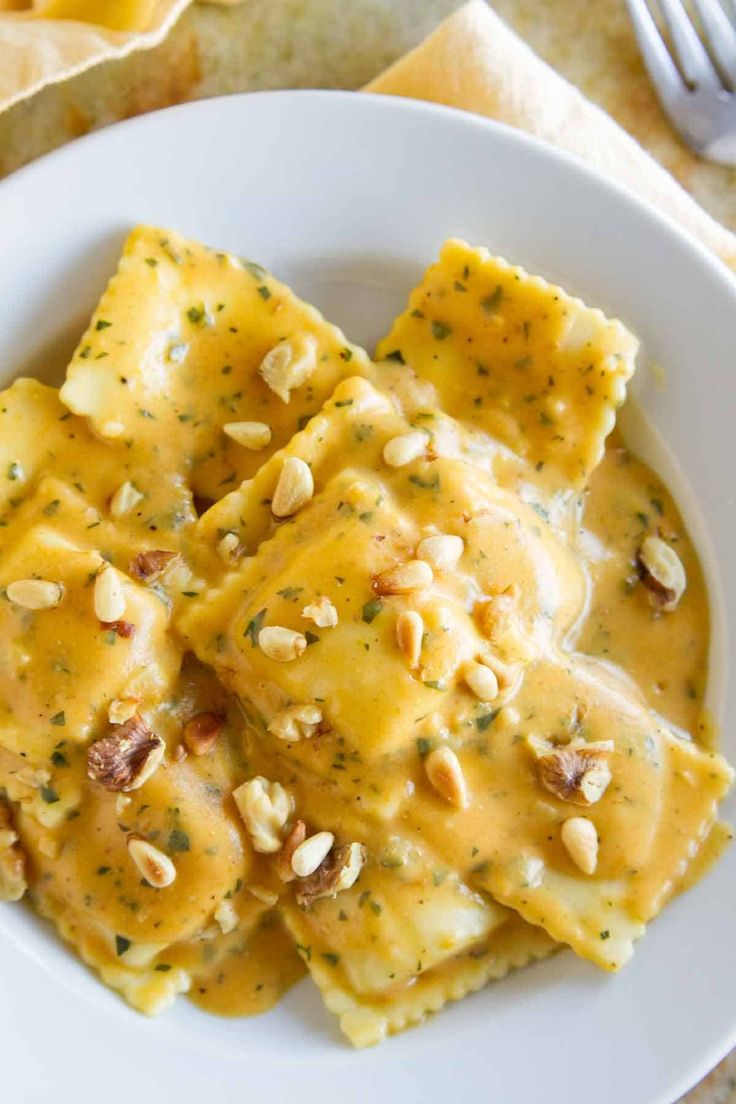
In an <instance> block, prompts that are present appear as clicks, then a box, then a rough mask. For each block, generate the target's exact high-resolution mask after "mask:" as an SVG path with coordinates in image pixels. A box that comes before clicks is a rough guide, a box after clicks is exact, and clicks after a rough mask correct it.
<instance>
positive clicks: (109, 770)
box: [87, 713, 166, 793]
mask: <svg viewBox="0 0 736 1104" xmlns="http://www.w3.org/2000/svg"><path fill="white" fill-rule="evenodd" d="M165 751H166V745H165V743H164V741H163V740H162V739H161V737H160V736H157V735H156V734H155V733H154V732H152V731H151V729H150V728H149V727H148V725H147V724H146V722H145V721H144V720H143V718H142V717H141V716H140V715H139V714H138V713H136V714H135V715H134V716H133V717H131V718H130V720H129V721H126V722H125V723H124V724H121V725H116V726H115V728H114V731H113V732H112V733H111V734H110V735H109V736H103V738H102V739H101V740H96V741H95V743H94V744H91V745H90V747H89V749H88V751H87V774H88V776H89V777H90V778H91V779H92V780H93V782H99V783H100V785H101V786H104V788H105V789H106V790H109V791H110V793H118V792H120V791H122V792H123V793H129V792H130V791H131V790H137V789H139V788H140V787H141V786H142V785H143V783H144V782H146V781H147V780H148V779H149V778H150V777H151V775H152V774H153V773H154V772H155V771H156V770H158V768H159V766H160V765H161V763H162V761H163V757H164V752H165Z"/></svg>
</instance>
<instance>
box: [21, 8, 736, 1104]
mask: <svg viewBox="0 0 736 1104" xmlns="http://www.w3.org/2000/svg"><path fill="white" fill-rule="evenodd" d="M460 8H461V2H460V0H194V2H193V0H0V112H1V113H0V175H4V174H7V173H10V172H12V171H13V170H14V169H17V168H20V167H21V166H22V165H24V164H26V163H28V162H29V161H32V160H33V159H34V158H36V157H38V156H40V155H41V154H43V153H46V152H48V151H49V150H52V149H54V148H55V147H57V146H60V145H62V144H63V143H65V142H67V141H69V140H70V139H72V138H76V137H78V136H80V135H82V134H86V133H87V132H89V131H91V130H95V129H97V128H98V127H102V126H106V125H108V124H109V123H112V122H116V121H117V120H120V119H127V118H130V117H132V116H134V115H139V114H141V113H143V112H145V111H152V110H154V109H156V108H160V107H167V106H170V105H172V104H177V103H182V102H184V101H186V100H193V99H199V98H203V97H207V96H216V95H222V94H226V93H231V92H242V91H255V90H261V89H273V88H346V89H356V88H361V87H363V86H364V85H366V84H370V82H373V84H372V85H371V87H374V88H376V89H377V90H380V91H384V92H389V93H392V94H399V95H409V96H416V97H419V98H426V99H433V100H437V101H439V102H442V103H450V104H454V105H455V106H459V107H464V108H466V109H468V110H475V111H480V112H482V113H484V114H487V115H490V116H491V117H494V118H501V119H502V120H504V121H506V122H509V123H511V124H512V125H516V126H519V127H522V128H523V129H526V130H529V131H531V132H532V133H535V134H537V135H539V136H541V137H545V138H547V139H549V140H552V141H555V142H557V144H558V145H561V146H563V147H564V148H566V149H568V150H570V151H571V152H574V153H577V154H578V155H579V156H582V157H583V158H584V159H586V160H588V161H589V162H591V163H592V164H594V165H595V166H596V167H598V168H600V169H602V170H603V171H607V172H608V173H609V174H611V175H614V176H616V177H618V179H620V180H622V181H623V182H624V183H626V184H628V185H629V186H630V187H632V188H633V189H634V190H636V191H638V192H639V193H640V194H643V195H644V196H645V197H647V198H649V199H650V201H652V202H654V203H655V204H657V205H659V206H660V207H661V208H662V209H664V210H667V211H668V212H669V213H670V214H671V215H672V216H673V217H675V218H678V219H679V221H680V222H681V223H682V224H684V225H685V226H687V227H688V228H689V229H690V230H691V231H692V232H693V233H695V234H696V235H697V236H698V237H699V238H700V239H701V240H702V241H704V242H705V243H706V244H707V245H709V246H710V247H711V248H713V249H714V250H715V251H716V252H717V253H719V254H720V255H721V256H722V257H723V258H724V259H725V260H726V261H727V262H729V263H731V264H734V259H736V248H735V247H734V240H735V239H734V238H733V236H732V234H731V233H729V230H730V231H734V230H736V170H735V169H728V168H725V167H722V166H718V165H713V164H708V163H706V162H704V161H701V160H699V159H698V158H697V157H695V155H694V154H692V153H691V152H690V151H689V150H688V149H687V148H686V147H685V146H684V145H683V144H682V143H681V142H680V140H679V139H678V138H677V136H676V135H675V133H674V132H673V130H672V128H671V127H670V125H669V123H668V122H667V120H666V118H665V117H664V115H663V113H662V111H661V109H660V107H659V104H658V102H657V99H656V96H655V95H654V92H653V90H652V87H651V85H650V83H649V80H648V78H647V76H646V73H645V70H644V67H643V63H642V61H641V57H640V55H639V51H638V48H637V46H636V42H635V39H634V35H633V31H632V29H631V25H630V22H629V18H628V15H627V11H626V5H625V0H493V11H495V13H496V14H495V15H494V14H493V11H490V10H488V9H487V8H486V6H485V3H484V2H483V0H472V2H471V3H470V4H468V5H466V6H464V7H463V10H462V11H459V9H460ZM454 13H456V14H454ZM453 14H454V18H452V19H451V20H450V21H449V22H447V23H445V25H444V27H443V28H442V29H441V30H440V31H439V32H436V28H437V26H438V25H439V24H440V23H441V21H442V20H443V19H446V17H448V16H453ZM497 16H500V17H501V19H502V20H504V21H505V23H506V24H507V26H504V24H503V23H501V22H500V21H499V19H498V18H497ZM512 31H515V32H516V34H513V33H511V32H512ZM432 32H436V33H434V34H432ZM428 35H431V37H430V38H429V39H428V41H426V42H425V41H424V40H425V39H426V38H427V36H428ZM517 35H518V38H517ZM525 43H526V45H525ZM528 47H531V50H530V49H528ZM412 50H414V53H412V54H409V56H408V57H404V55H405V54H407V52H408V51H412ZM531 51H535V52H536V54H537V55H539V58H541V59H543V62H542V63H540V62H539V60H538V58H536V57H535V56H534V54H533V53H532V52H531ZM544 62H547V63H549V66H551V67H552V69H550V68H549V67H548V66H547V65H545V64H544ZM385 70H388V71H387V72H384V71H385ZM552 70H555V71H556V72H553V71H552ZM379 74H380V77H379ZM557 74H561V76H562V77H565V78H567V80H568V81H569V82H571V84H572V85H573V86H575V87H570V86H569V85H568V84H566V83H565V82H564V81H561V80H560V78H559V77H558V76H557ZM376 78H378V79H376ZM580 93H582V95H580ZM586 98H587V99H586ZM593 105H597V107H598V108H601V109H602V110H603V112H606V113H607V115H608V116H610V118H607V117H606V116H604V115H603V114H601V113H600V112H598V110H597V108H596V107H595V106H593ZM3 108H4V110H3ZM611 120H615V122H616V123H618V124H620V127H621V128H623V131H624V132H626V133H622V132H621V131H620V130H619V129H618V127H616V126H614V125H613V123H612V122H611ZM632 139H634V140H635V141H636V142H637V143H639V145H640V146H641V147H643V150H645V151H648V153H649V154H651V155H652V157H653V158H654V159H656V162H658V163H659V165H661V166H662V167H663V168H664V169H666V170H667V173H669V174H671V176H672V177H673V178H674V179H675V180H676V181H678V182H679V184H680V185H681V186H682V189H684V192H683V191H681V190H680V189H679V188H675V187H674V185H673V183H672V180H670V179H669V177H668V176H667V175H666V174H665V173H663V172H661V170H660V168H659V166H658V165H656V164H653V163H652V162H651V161H650V160H649V158H648V157H647V155H646V154H645V153H644V152H643V151H642V150H640V149H639V148H638V147H637V146H636V144H635V142H634V141H632ZM233 140H234V141H235V140H237V136H233ZM685 193H689V195H688V194H685ZM690 197H692V200H695V201H696V203H697V204H699V205H700V206H701V207H702V208H704V211H701V210H700V209H699V207H698V206H696V203H694V202H692V200H691V199H690ZM706 211H707V212H709V213H710V215H711V216H712V218H709V217H708V215H706V214H705V212H706ZM716 220H717V221H716ZM718 223H720V224H721V225H718ZM724 228H726V229H724ZM686 1099H687V1101H688V1104H736V1054H734V1055H732V1056H731V1058H730V1059H727V1060H726V1061H725V1062H724V1063H722V1065H721V1066H720V1067H719V1068H718V1069H717V1070H716V1071H714V1072H713V1073H712V1074H711V1075H710V1077H708V1078H707V1079H706V1080H705V1081H704V1082H703V1083H702V1085H700V1086H699V1087H698V1088H697V1089H695V1090H693V1092H692V1093H691V1094H689V1096H688V1097H687V1098H686Z"/></svg>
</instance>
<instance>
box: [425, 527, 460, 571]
mask: <svg viewBox="0 0 736 1104" xmlns="http://www.w3.org/2000/svg"><path fill="white" fill-rule="evenodd" d="M464 551H465V542H464V540H463V538H462V537H456V536H454V535H453V534H452V533H438V534H437V536H435V537H425V538H424V540H421V541H420V542H419V544H418V545H417V559H418V560H425V561H426V562H427V563H428V564H429V566H430V567H432V568H434V570H435V571H452V569H453V568H454V567H456V566H457V562H458V560H459V559H460V557H461V556H462V554H463V552H464Z"/></svg>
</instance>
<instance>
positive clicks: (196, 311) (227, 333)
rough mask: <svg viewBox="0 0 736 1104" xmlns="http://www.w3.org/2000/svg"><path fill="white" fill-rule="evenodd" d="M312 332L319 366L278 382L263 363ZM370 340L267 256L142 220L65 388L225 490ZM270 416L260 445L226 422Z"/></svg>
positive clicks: (130, 438)
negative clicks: (234, 433)
mask: <svg viewBox="0 0 736 1104" xmlns="http://www.w3.org/2000/svg"><path fill="white" fill-rule="evenodd" d="M295 339H297V340H299V341H300V342H301V343H302V345H303V344H304V343H305V342H306V343H307V346H308V348H309V350H310V352H309V361H310V363H309V365H308V370H306V369H305V375H304V378H303V379H302V380H301V383H300V384H299V385H298V386H296V387H295V388H294V389H293V391H291V392H290V393H286V394H285V395H283V396H281V397H280V396H279V395H278V394H276V392H275V391H274V390H272V389H271V388H270V387H269V385H268V384H267V383H266V382H265V381H264V379H262V378H261V376H260V375H259V367H260V365H261V363H262V361H263V359H264V357H265V356H266V354H267V353H270V352H271V350H272V349H274V347H275V346H277V345H278V344H279V343H280V342H282V341H285V340H295ZM361 365H365V367H366V370H367V365H368V360H367V356H366V354H365V353H364V352H363V350H362V349H360V348H358V346H356V345H352V344H350V343H349V342H348V340H347V338H346V337H345V336H344V334H342V333H341V332H340V330H338V329H337V328H336V327H335V326H332V325H330V324H329V323H328V322H326V321H325V320H324V319H323V318H322V316H321V315H320V314H319V312H318V311H317V310H316V309H315V308H314V307H311V306H309V305H308V304H306V303H303V302H301V300H299V299H297V297H296V296H295V295H294V294H293V292H292V291H290V290H289V288H287V287H285V286H284V285H283V284H280V283H279V282H278V281H277V280H275V279H274V277H273V276H271V275H270V274H269V273H267V272H266V271H265V270H264V269H263V268H261V267H260V266H259V265H257V264H254V263H253V262H250V261H242V260H240V259H239V258H238V257H235V256H233V255H231V254H228V253H223V252H218V251H215V250H213V249H208V248H207V247H205V246H203V245H199V244H197V243H196V242H191V241H188V240H187V239H185V238H182V237H181V236H180V235H179V234H176V233H174V232H173V231H168V230H160V229H157V228H155V227H150V226H142V227H138V228H137V229H136V230H134V231H133V232H132V233H131V235H130V236H129V238H128V240H127V242H126V243H125V247H124V250H123V256H122V259H121V261H120V264H119V267H118V271H117V273H116V275H115V276H113V278H112V280H111V281H110V284H109V285H108V288H107V290H106V292H105V294H104V295H103V297H102V299H101V301H100V304H99V306H98V307H97V309H96V311H95V313H94V315H93V316H92V319H91V321H90V325H89V328H88V329H87V332H86V333H85V334H84V336H83V337H82V339H81V341H80V343H79V346H78V348H77V350H76V352H75V354H74V357H73V359H72V362H71V364H70V365H69V368H68V370H67V378H66V382H65V384H64V386H63V387H62V389H61V399H62V401H63V402H64V403H65V404H66V406H67V407H68V408H69V409H70V410H72V411H74V413H75V414H79V415H83V416H85V417H87V418H89V420H90V424H91V426H92V428H93V431H94V432H95V433H96V434H97V435H99V436H100V437H102V438H104V439H106V440H111V441H120V442H123V443H124V444H125V446H126V447H128V448H129V450H130V451H131V454H132V455H133V456H135V457H136V458H137V459H138V460H139V461H140V462H141V463H144V464H146V463H147V464H153V465H154V466H155V469H156V470H157V471H160V472H162V473H176V474H178V475H180V476H182V477H186V478H187V479H188V480H189V482H190V484H191V486H192V488H193V490H194V492H195V494H197V495H199V496H201V497H204V498H209V499H213V500H215V499H218V498H221V497H222V495H223V494H225V493H226V492H227V491H229V490H231V489H232V488H233V487H234V486H236V485H237V484H238V483H240V482H241V480H243V479H245V478H247V477H248V476H250V475H252V474H253V472H254V471H256V470H257V469H258V467H259V466H260V465H261V464H262V462H263V460H264V459H266V458H267V457H268V455H269V454H270V452H273V451H275V450H276V449H277V448H279V447H280V446H281V445H282V444H284V443H285V442H286V441H287V440H288V439H289V437H291V436H292V434H293V433H295V432H296V431H297V430H298V429H299V428H300V425H302V424H303V420H304V419H306V418H308V417H309V416H310V415H311V414H313V413H315V412H316V411H317V410H318V409H319V408H320V406H321V405H322V402H323V401H324V400H325V399H326V398H327V396H328V395H329V394H330V392H331V391H332V389H333V388H334V386H335V384H336V383H337V381H338V380H339V379H340V378H342V377H343V376H344V375H345V374H346V372H347V370H348V367H349V368H350V371H351V372H352V371H356V370H357V371H361V367H360V366H361ZM244 421H246V422H260V423H263V424H264V425H266V426H267V427H268V429H269V430H270V442H269V443H267V444H265V445H264V446H263V447H261V448H257V449H255V450H252V449H250V448H247V447H243V445H241V444H238V443H236V441H235V440H233V439H232V438H231V437H229V436H228V435H227V434H226V433H225V432H224V430H223V426H225V425H229V424H231V423H242V422H244Z"/></svg>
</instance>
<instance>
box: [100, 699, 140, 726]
mask: <svg viewBox="0 0 736 1104" xmlns="http://www.w3.org/2000/svg"><path fill="white" fill-rule="evenodd" d="M137 709H138V698H113V699H112V701H111V702H110V704H109V705H108V707H107V719H108V721H109V722H110V724H112V725H121V724H125V722H126V721H129V720H130V718H131V717H133V716H135V713H136V711H137Z"/></svg>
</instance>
